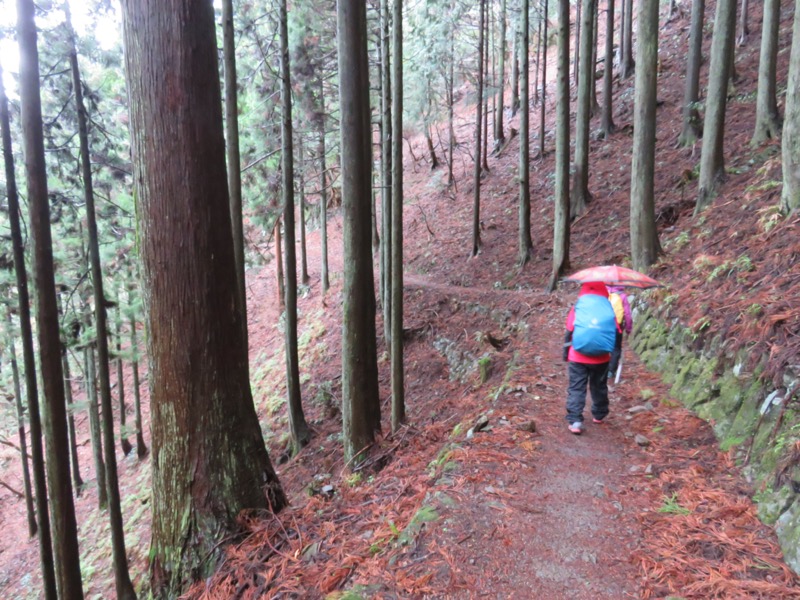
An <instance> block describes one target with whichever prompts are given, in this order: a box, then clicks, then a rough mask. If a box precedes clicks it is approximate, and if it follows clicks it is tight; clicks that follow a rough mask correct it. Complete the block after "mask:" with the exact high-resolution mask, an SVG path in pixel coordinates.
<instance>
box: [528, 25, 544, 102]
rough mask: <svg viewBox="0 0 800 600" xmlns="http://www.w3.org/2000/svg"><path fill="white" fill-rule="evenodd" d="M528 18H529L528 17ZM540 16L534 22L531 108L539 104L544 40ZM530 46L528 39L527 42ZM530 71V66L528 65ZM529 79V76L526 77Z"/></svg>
mask: <svg viewBox="0 0 800 600" xmlns="http://www.w3.org/2000/svg"><path fill="white" fill-rule="evenodd" d="M529 18H530V17H529ZM543 20H544V19H542V18H541V16H540V17H539V18H538V19H537V20H536V42H535V43H536V66H535V67H534V68H533V106H536V105H537V104H538V103H539V66H540V63H541V54H542V46H543V45H544V40H543V39H542V21H543ZM528 45H530V39H529V40H528ZM528 70H529V71H530V64H529V65H528ZM528 78H529V79H530V75H529V76H528Z"/></svg>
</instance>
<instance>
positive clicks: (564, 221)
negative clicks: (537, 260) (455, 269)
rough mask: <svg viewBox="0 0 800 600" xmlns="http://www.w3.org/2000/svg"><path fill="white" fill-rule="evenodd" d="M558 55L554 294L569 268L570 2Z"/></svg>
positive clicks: (564, 9) (562, 7) (561, 13)
mask: <svg viewBox="0 0 800 600" xmlns="http://www.w3.org/2000/svg"><path fill="white" fill-rule="evenodd" d="M557 52H558V59H557V68H558V74H557V78H556V164H555V180H556V181H555V188H556V189H555V216H554V220H553V271H552V273H551V275H550V282H549V284H548V286H547V289H548V290H549V291H551V292H552V291H553V290H555V289H556V286H557V285H558V280H559V278H560V277H561V276H562V275H563V274H564V273H566V271H567V269H568V268H569V235H570V231H569V230H570V215H569V0H559V2H558V49H557Z"/></svg>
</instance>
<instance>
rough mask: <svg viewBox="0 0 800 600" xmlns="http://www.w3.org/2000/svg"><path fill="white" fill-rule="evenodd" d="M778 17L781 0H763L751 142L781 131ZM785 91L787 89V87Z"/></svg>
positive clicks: (763, 140) (772, 136)
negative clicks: (754, 126) (754, 125)
mask: <svg viewBox="0 0 800 600" xmlns="http://www.w3.org/2000/svg"><path fill="white" fill-rule="evenodd" d="M780 21H781V0H764V18H763V21H762V22H761V56H760V58H759V62H758V93H757V96H756V129H755V132H754V133H753V140H752V144H753V145H754V146H756V145H758V144H761V143H762V142H765V141H766V140H768V139H777V138H778V137H779V136H780V134H781V116H780V113H779V112H778V93H777V87H778V85H777V66H778V31H779V26H780ZM787 93H788V90H787Z"/></svg>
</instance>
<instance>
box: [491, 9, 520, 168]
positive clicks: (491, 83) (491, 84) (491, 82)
mask: <svg viewBox="0 0 800 600" xmlns="http://www.w3.org/2000/svg"><path fill="white" fill-rule="evenodd" d="M485 2H486V4H485V5H484V13H485V14H484V24H483V26H484V29H485V31H484V33H483V94H482V96H483V144H482V145H481V170H483V171H486V172H487V173H488V172H489V152H488V149H489V95H490V94H489V90H487V86H491V85H492V82H491V80H490V79H489V49H490V47H491V46H490V45H489V33H490V30H489V16H490V15H489V9H490V5H489V2H490V0H485ZM487 82H489V83H488V84H487ZM527 110H530V109H529V108H528V109H527Z"/></svg>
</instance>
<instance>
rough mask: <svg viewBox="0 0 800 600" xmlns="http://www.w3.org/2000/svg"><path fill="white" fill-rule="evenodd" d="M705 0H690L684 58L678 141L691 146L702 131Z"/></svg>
mask: <svg viewBox="0 0 800 600" xmlns="http://www.w3.org/2000/svg"><path fill="white" fill-rule="evenodd" d="M705 7H706V5H705V0H692V23H691V25H690V33H689V57H688V58H687V60H686V91H685V93H684V96H683V129H682V130H681V135H680V138H679V139H678V143H679V144H680V145H681V146H691V145H692V144H694V143H695V142H696V141H697V139H698V138H699V137H700V135H701V133H702V121H701V120H700V111H699V110H698V109H697V106H698V103H699V101H700V64H701V62H702V60H703V21H704V17H705Z"/></svg>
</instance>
